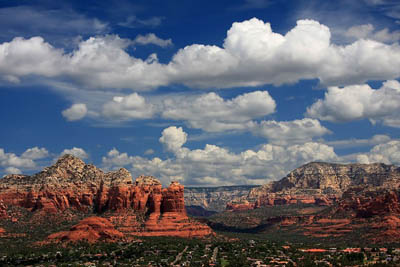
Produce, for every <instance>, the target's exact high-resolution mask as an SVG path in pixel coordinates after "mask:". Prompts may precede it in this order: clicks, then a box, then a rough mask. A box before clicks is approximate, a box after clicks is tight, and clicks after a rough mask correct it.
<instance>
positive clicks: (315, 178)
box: [227, 162, 400, 210]
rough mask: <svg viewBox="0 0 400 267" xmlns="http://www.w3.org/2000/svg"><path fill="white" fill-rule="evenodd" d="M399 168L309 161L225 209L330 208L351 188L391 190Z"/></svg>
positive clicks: (396, 185) (397, 180)
mask: <svg viewBox="0 0 400 267" xmlns="http://www.w3.org/2000/svg"><path fill="white" fill-rule="evenodd" d="M399 186H400V168H399V167H397V166H394V165H386V164H382V163H373V164H334V163H324V162H311V163H308V164H305V165H303V166H301V167H299V168H297V169H295V170H293V171H292V172H290V173H289V174H288V175H287V176H286V177H284V178H282V179H281V180H279V181H274V182H270V183H268V184H266V185H263V186H260V187H256V188H253V189H252V190H251V191H250V193H249V194H248V196H247V197H243V198H240V199H236V201H235V202H232V203H229V204H228V205H227V209H229V210H238V209H239V210H243V209H245V208H246V206H247V207H248V208H249V209H253V208H258V207H262V206H274V205H288V204H300V203H304V204H316V205H322V206H330V205H332V204H333V203H336V202H337V201H338V200H339V199H340V198H341V197H342V195H343V194H344V192H346V191H347V190H349V189H351V188H353V187H363V188H369V187H373V188H384V189H395V188H399Z"/></svg>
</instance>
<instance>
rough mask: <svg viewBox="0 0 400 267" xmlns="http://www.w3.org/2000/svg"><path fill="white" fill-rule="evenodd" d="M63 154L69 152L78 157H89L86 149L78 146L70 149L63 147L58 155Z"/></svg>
mask: <svg viewBox="0 0 400 267" xmlns="http://www.w3.org/2000/svg"><path fill="white" fill-rule="evenodd" d="M65 154H70V155H73V156H75V157H78V158H80V159H87V158H88V157H89V156H88V154H87V153H86V151H85V150H84V149H82V148H79V147H73V148H71V149H64V150H63V151H62V152H61V154H60V156H62V155H65Z"/></svg>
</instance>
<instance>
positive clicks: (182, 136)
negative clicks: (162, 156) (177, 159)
mask: <svg viewBox="0 0 400 267" xmlns="http://www.w3.org/2000/svg"><path fill="white" fill-rule="evenodd" d="M159 140H160V142H161V143H162V144H163V145H164V146H165V148H166V149H167V150H169V151H171V152H175V151H178V150H179V149H180V148H181V147H182V146H183V144H184V143H186V140H187V133H185V132H184V131H183V129H182V127H179V128H177V127H175V126H170V127H168V128H166V129H164V130H163V131H162V133H161V137H160V139H159Z"/></svg>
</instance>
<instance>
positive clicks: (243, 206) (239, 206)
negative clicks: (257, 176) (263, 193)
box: [226, 201, 257, 211]
mask: <svg viewBox="0 0 400 267" xmlns="http://www.w3.org/2000/svg"><path fill="white" fill-rule="evenodd" d="M256 205H257V204H256V203H250V202H248V201H243V202H241V203H228V204H226V210H229V211H241V210H252V209H254V208H255V207H256Z"/></svg>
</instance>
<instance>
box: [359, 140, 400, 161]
mask: <svg viewBox="0 0 400 267" xmlns="http://www.w3.org/2000/svg"><path fill="white" fill-rule="evenodd" d="M356 159H357V161H358V162H360V163H374V162H383V163H386V164H396V165H399V164H400V141H399V140H393V141H390V142H387V143H384V144H379V145H376V146H374V147H373V148H372V149H371V151H370V152H369V153H364V154H358V155H356Z"/></svg>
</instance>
